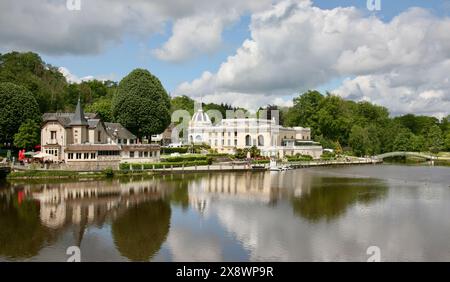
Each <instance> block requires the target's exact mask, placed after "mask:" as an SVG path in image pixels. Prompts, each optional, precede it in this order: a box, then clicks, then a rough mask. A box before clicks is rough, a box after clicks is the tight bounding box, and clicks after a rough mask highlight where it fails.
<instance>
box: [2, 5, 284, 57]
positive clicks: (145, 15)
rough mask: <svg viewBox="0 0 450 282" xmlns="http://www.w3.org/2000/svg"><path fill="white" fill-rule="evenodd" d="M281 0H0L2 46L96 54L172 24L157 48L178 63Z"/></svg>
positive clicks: (144, 38)
mask: <svg viewBox="0 0 450 282" xmlns="http://www.w3.org/2000/svg"><path fill="white" fill-rule="evenodd" d="M272 1H277V0H249V1H240V0H216V1H210V0H189V1H188V0H152V1H146V0H134V1H132V3H129V2H127V1H122V0H82V1H81V10H79V11H71V10H68V9H67V7H66V1H65V0H59V1H48V0H45V1H44V0H41V1H26V0H3V1H1V2H0V48H1V49H3V50H33V51H37V52H41V53H45V54H50V55H65V54H97V53H100V52H102V51H104V50H105V49H106V48H107V47H108V46H110V45H112V44H118V43H120V42H121V41H122V40H124V37H125V36H127V37H130V36H131V37H133V36H134V37H137V38H139V39H141V40H142V42H146V41H147V40H148V39H149V38H150V37H151V36H152V35H155V34H159V33H162V32H163V31H164V27H165V26H166V25H167V24H170V23H173V30H172V35H171V37H170V39H169V40H168V41H167V42H166V43H164V44H163V46H161V48H159V49H157V50H155V54H156V55H157V56H158V57H159V58H160V59H163V60H169V61H180V60H185V59H189V58H191V57H192V56H194V55H196V54H198V53H203V52H212V51H214V50H215V49H217V48H218V47H219V46H220V43H221V36H222V31H223V29H224V27H225V26H226V25H227V24H231V23H232V22H234V21H236V20H238V19H239V18H240V16H241V15H243V14H244V13H246V12H250V13H251V12H254V11H259V10H261V9H263V8H267V7H269V5H270V4H271V2H272Z"/></svg>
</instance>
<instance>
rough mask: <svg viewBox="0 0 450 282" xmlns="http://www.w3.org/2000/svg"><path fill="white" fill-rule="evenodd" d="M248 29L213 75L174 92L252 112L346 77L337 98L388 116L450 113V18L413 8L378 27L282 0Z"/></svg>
mask: <svg viewBox="0 0 450 282" xmlns="http://www.w3.org/2000/svg"><path fill="white" fill-rule="evenodd" d="M250 30H251V38H249V39H248V40H246V41H245V42H244V43H243V44H242V46H241V47H240V48H239V49H238V50H237V51H236V53H235V54H234V55H232V56H230V57H228V59H227V60H226V61H225V62H224V63H222V65H221V66H220V68H219V69H218V71H217V72H215V73H210V72H205V73H204V74H203V75H202V76H201V77H200V78H198V79H196V80H194V81H192V82H185V83H182V84H180V85H179V86H178V87H177V89H176V91H175V93H176V94H187V95H191V96H203V97H204V99H205V100H208V99H213V100H214V99H216V98H217V97H221V100H222V101H223V102H232V103H233V104H235V105H239V103H241V101H250V102H251V103H252V104H253V107H257V106H259V105H262V104H264V103H266V102H267V101H268V100H271V101H274V100H275V99H278V100H279V99H280V97H284V96H286V95H289V94H293V93H299V92H301V91H305V90H307V89H311V88H316V87H319V86H320V85H323V84H326V83H328V82H330V81H332V80H335V79H341V78H346V77H347V78H353V79H347V80H346V81H345V82H344V83H343V85H342V87H340V88H338V89H336V94H338V95H341V96H344V97H348V98H352V99H354V100H370V101H373V102H376V103H378V104H381V105H384V106H387V107H389V108H393V112H394V113H405V112H410V111H412V112H420V113H428V114H436V115H440V114H442V113H448V109H449V108H450V107H449V106H450V104H448V100H449V99H450V98H449V95H450V94H449V92H448V90H449V88H448V84H449V82H448V78H446V77H445V74H448V64H449V60H450V34H449V33H448V30H450V19H449V18H439V17H437V16H435V15H433V14H431V13H430V12H429V11H427V10H424V9H421V8H411V9H409V10H407V11H405V12H403V13H401V14H400V15H398V16H397V17H395V18H393V19H392V20H391V21H390V22H383V21H382V20H380V19H379V18H377V17H376V16H365V15H364V14H363V13H362V12H361V11H359V10H358V9H356V8H354V7H347V8H342V7H338V8H334V9H330V10H324V9H320V8H318V7H315V6H313V4H312V3H311V2H310V1H294V0H292V1H291V0H287V1H283V2H280V3H278V4H276V5H273V7H271V8H270V9H267V10H265V11H261V12H258V13H254V14H253V15H252V21H251V25H250ZM330 90H332V89H330Z"/></svg>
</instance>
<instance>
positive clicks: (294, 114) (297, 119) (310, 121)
mask: <svg viewBox="0 0 450 282" xmlns="http://www.w3.org/2000/svg"><path fill="white" fill-rule="evenodd" d="M324 98H325V97H324V96H323V95H322V94H320V92H318V91H308V92H306V93H304V94H302V95H300V96H299V97H297V98H294V106H293V107H292V108H290V109H289V111H288V112H287V113H286V116H285V121H286V124H287V125H288V126H305V127H311V128H315V129H316V128H318V126H317V124H318V121H317V112H318V110H319V104H320V102H321V101H322V100H323V99H324ZM313 133H314V134H317V135H320V132H317V131H316V132H313Z"/></svg>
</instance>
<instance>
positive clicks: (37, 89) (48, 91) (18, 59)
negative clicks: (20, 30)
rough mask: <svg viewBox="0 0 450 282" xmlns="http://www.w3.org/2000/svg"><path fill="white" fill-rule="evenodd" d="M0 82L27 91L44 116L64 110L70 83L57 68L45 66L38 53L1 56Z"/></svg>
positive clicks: (17, 53)
mask: <svg viewBox="0 0 450 282" xmlns="http://www.w3.org/2000/svg"><path fill="white" fill-rule="evenodd" d="M0 82H11V83H14V84H17V85H20V86H23V87H25V88H26V89H28V90H29V91H30V92H31V93H32V94H33V96H34V98H35V99H36V101H37V103H38V104H39V109H40V111H41V112H42V113H43V112H46V111H56V110H62V109H64V105H65V99H64V96H65V92H66V87H67V81H66V79H65V77H64V76H63V75H62V73H61V72H60V71H59V70H58V68H56V67H53V66H51V65H49V64H46V63H44V62H43V61H42V59H41V57H40V56H39V55H38V54H36V53H32V52H26V53H19V52H11V53H7V54H3V55H1V56H0Z"/></svg>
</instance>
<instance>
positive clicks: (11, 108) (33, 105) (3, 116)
mask: <svg viewBox="0 0 450 282" xmlns="http://www.w3.org/2000/svg"><path fill="white" fill-rule="evenodd" d="M26 120H32V121H36V122H39V120H40V112H39V105H38V103H37V102H36V99H35V98H34V97H33V94H32V93H31V92H30V91H28V90H27V89H26V88H25V87H22V86H18V85H15V84H13V83H9V82H7V83H0V142H1V143H12V142H13V138H14V135H15V134H16V133H17V132H18V130H19V127H20V126H21V125H22V123H23V122H25V121H26Z"/></svg>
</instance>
